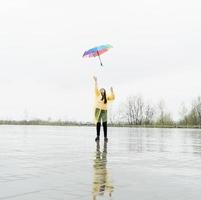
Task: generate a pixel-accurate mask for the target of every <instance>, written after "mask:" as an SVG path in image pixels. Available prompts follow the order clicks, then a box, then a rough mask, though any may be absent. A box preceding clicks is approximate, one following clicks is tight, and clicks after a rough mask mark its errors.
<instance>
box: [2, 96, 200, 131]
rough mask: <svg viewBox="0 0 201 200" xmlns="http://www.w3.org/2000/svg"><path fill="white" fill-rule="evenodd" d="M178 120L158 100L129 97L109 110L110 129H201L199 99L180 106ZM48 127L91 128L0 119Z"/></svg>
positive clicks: (6, 123) (74, 122) (89, 123)
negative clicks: (155, 101)
mask: <svg viewBox="0 0 201 200" xmlns="http://www.w3.org/2000/svg"><path fill="white" fill-rule="evenodd" d="M179 116H180V119H179V120H177V121H175V120H174V119H173V118H172V115H171V113H170V112H169V111H168V109H167V108H166V106H165V102H164V101H163V100H161V101H160V102H159V103H158V104H157V105H154V104H153V103H150V102H147V101H145V100H144V98H143V97H141V96H139V95H138V96H130V97H129V98H127V100H126V101H125V102H124V103H122V104H121V105H120V106H119V108H118V109H117V110H110V111H109V119H108V124H109V125H110V126H121V127H122V126H123V127H124V126H127V127H164V128H166V127H167V128H170V127H172V128H174V127H176V128H179V127H181V128H191V127H192V128H201V96H198V97H197V98H195V99H194V100H193V101H192V102H191V105H190V106H189V107H187V106H186V105H184V104H181V108H180V110H179ZM3 124H4V125H51V126H94V123H93V122H76V121H62V120H57V121H52V120H41V119H35V120H20V121H17V120H0V125H3Z"/></svg>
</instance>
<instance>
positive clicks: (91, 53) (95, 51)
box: [83, 44, 112, 66]
mask: <svg viewBox="0 0 201 200" xmlns="http://www.w3.org/2000/svg"><path fill="white" fill-rule="evenodd" d="M111 48H112V45H110V44H106V45H101V46H97V47H94V48H92V49H89V50H87V51H85V52H84V54H83V57H89V58H90V57H96V56H98V57H99V60H100V64H101V66H102V65H103V64H102V62H101V59H100V55H102V54H103V53H105V52H107V51H108V50H109V49H111Z"/></svg>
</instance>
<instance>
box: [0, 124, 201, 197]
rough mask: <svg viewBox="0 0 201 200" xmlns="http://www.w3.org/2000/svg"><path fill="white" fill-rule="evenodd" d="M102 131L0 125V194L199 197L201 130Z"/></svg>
mask: <svg viewBox="0 0 201 200" xmlns="http://www.w3.org/2000/svg"><path fill="white" fill-rule="evenodd" d="M102 135H103V134H101V136H102ZM108 137H109V142H108V143H107V144H106V143H103V142H102V139H103V138H101V142H100V144H97V143H95V142H94V138H95V128H93V127H50V126H0V200H4V199H11V200H78V199H80V200H90V199H92V200H98V199H103V200H104V199H113V200H131V199H136V200H198V199H200V197H201V190H200V185H201V131H200V130H190V129H189V130H188V129H132V128H109V133H108Z"/></svg>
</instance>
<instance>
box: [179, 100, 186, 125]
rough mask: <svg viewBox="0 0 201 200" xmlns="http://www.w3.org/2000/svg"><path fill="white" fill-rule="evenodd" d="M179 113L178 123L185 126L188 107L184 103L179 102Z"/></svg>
mask: <svg viewBox="0 0 201 200" xmlns="http://www.w3.org/2000/svg"><path fill="white" fill-rule="evenodd" d="M179 115H180V117H181V121H180V123H181V124H184V125H186V126H187V125H188V109H187V107H186V105H185V104H184V103H182V104H181V108H180V111H179Z"/></svg>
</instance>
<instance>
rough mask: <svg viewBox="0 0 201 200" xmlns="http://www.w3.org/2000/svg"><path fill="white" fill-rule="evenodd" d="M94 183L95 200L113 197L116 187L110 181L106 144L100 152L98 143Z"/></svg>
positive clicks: (94, 166)
mask: <svg viewBox="0 0 201 200" xmlns="http://www.w3.org/2000/svg"><path fill="white" fill-rule="evenodd" d="M93 168H94V181H93V200H96V199H97V196H103V195H104V194H107V193H108V194H109V196H110V197H111V196H112V192H113V190H114V187H113V186H112V183H111V181H110V180H109V176H108V171H107V143H106V142H104V145H103V151H102V152H101V151H100V143H99V142H97V146H96V157H95V159H94V165H93Z"/></svg>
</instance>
